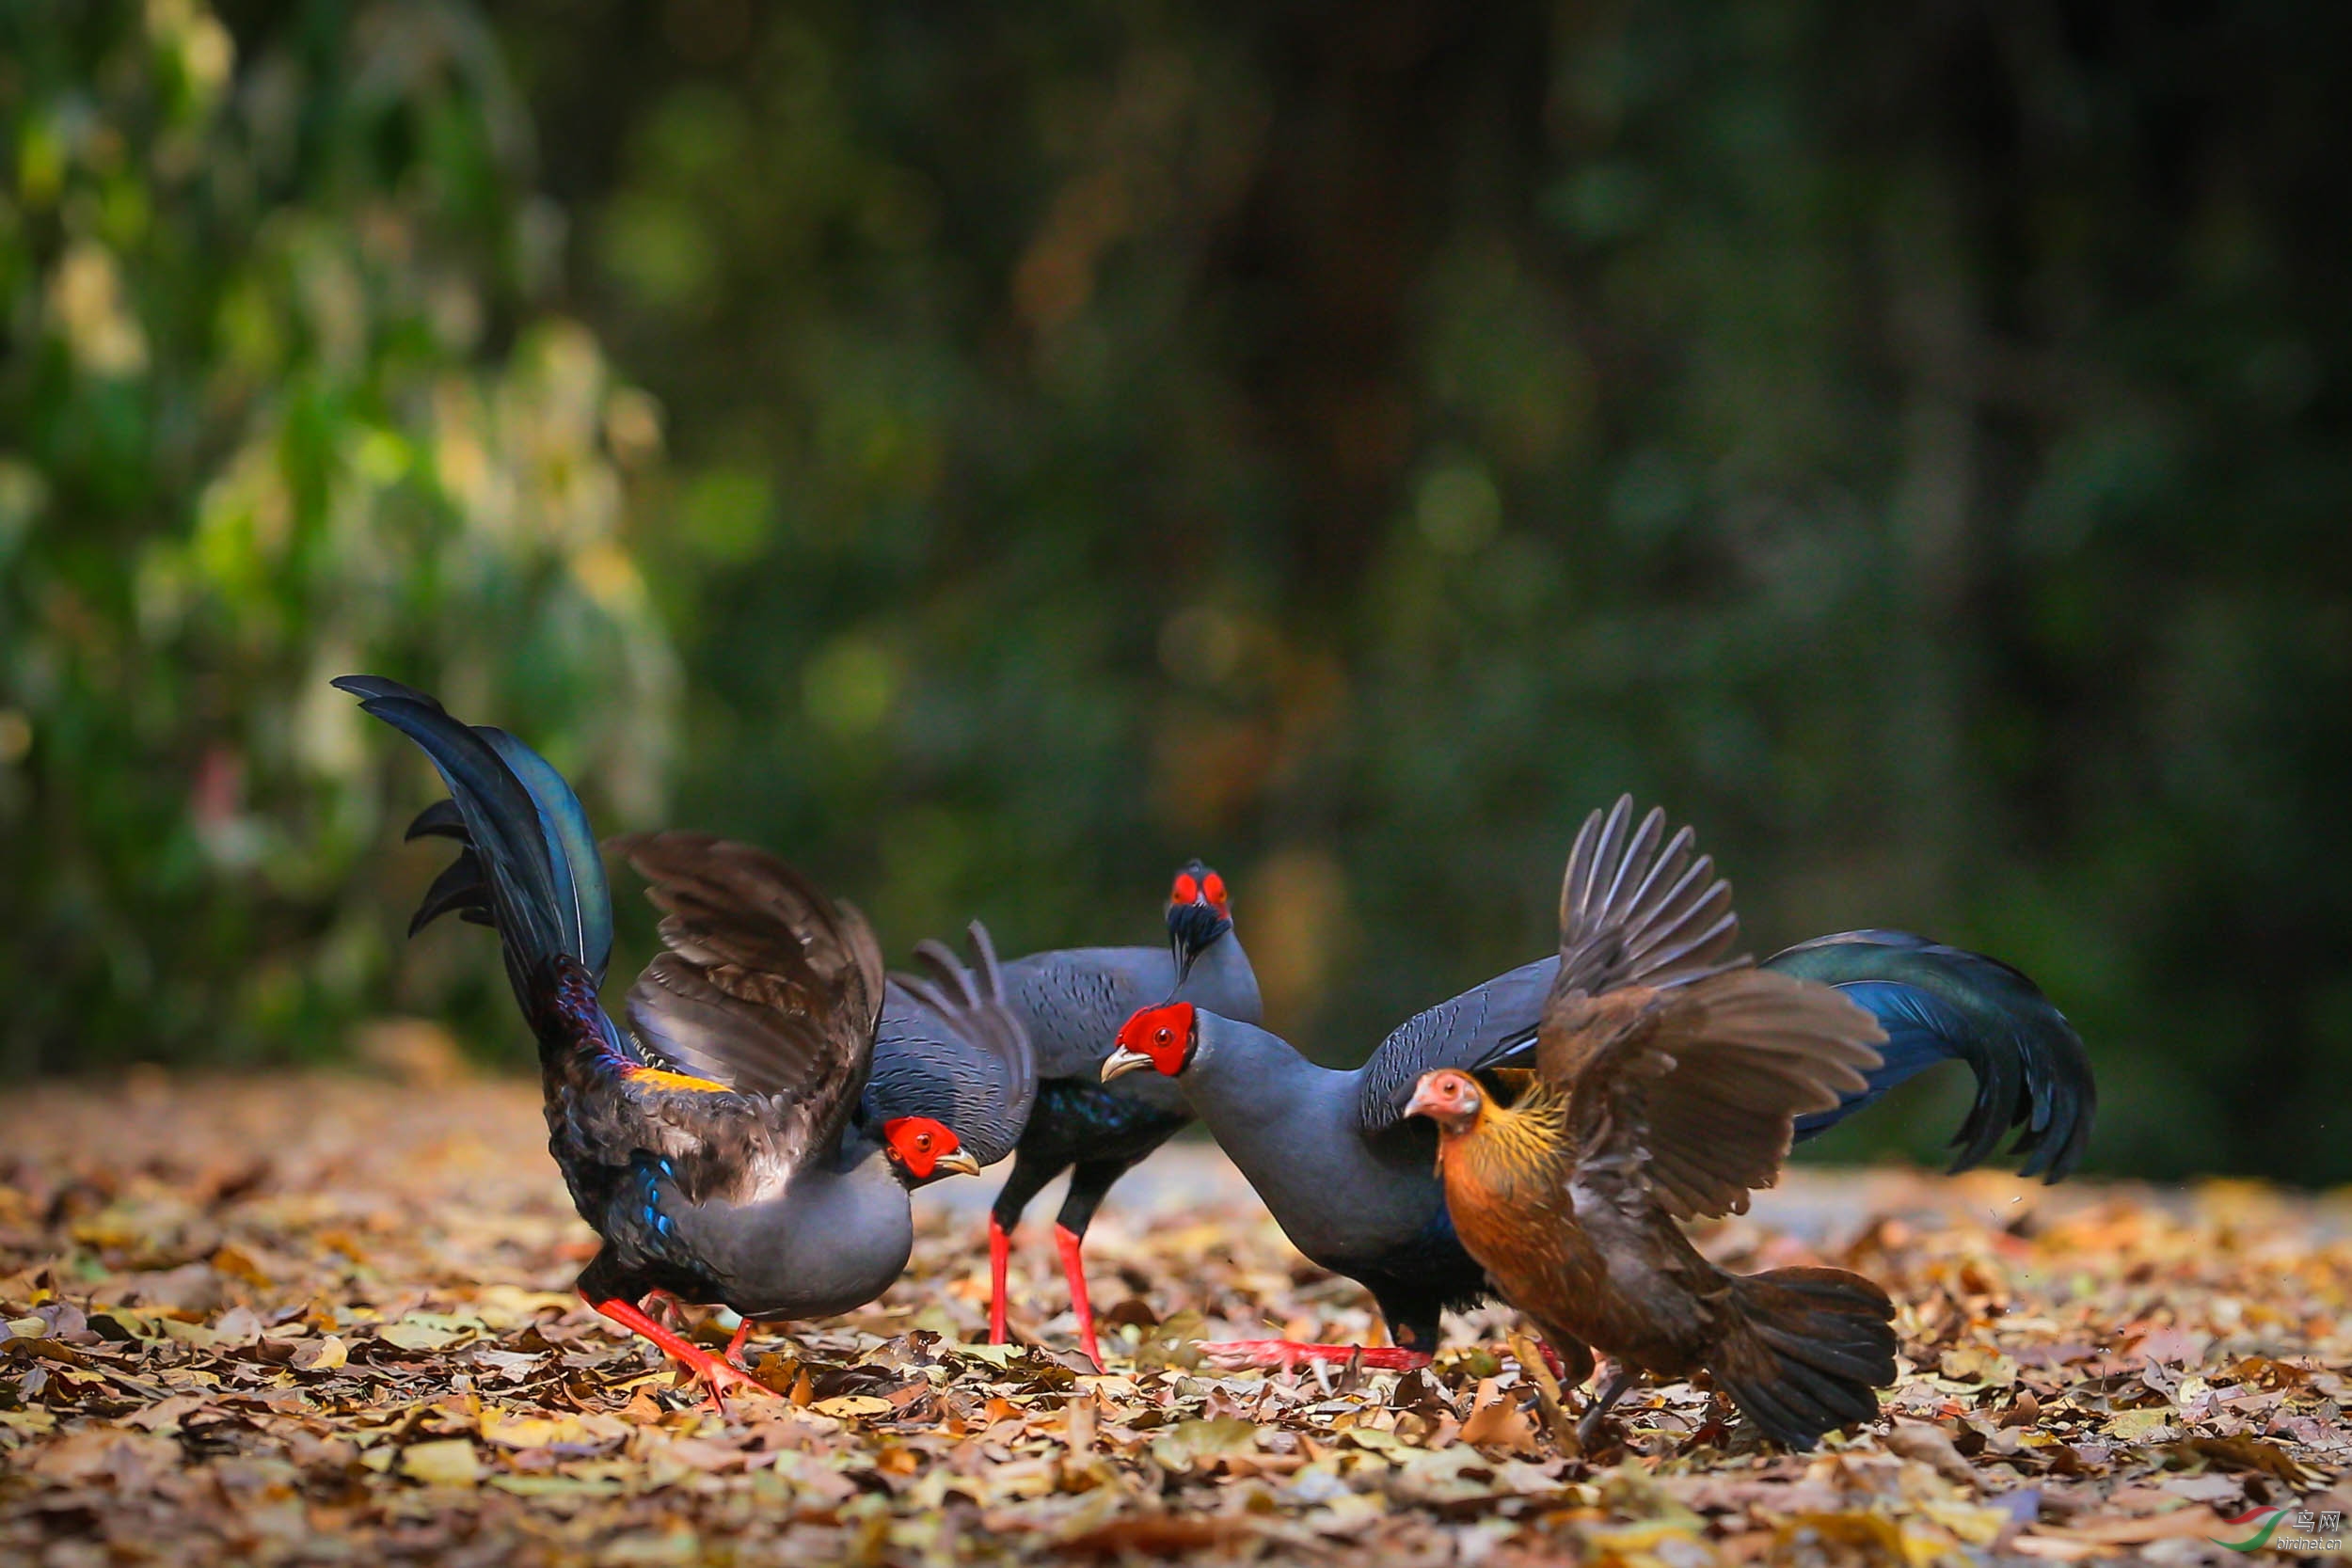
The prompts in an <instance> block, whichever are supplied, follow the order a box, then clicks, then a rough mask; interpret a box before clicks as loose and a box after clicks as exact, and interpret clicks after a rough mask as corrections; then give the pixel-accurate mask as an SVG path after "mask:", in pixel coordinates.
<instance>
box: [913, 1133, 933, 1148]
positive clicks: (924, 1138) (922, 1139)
mask: <svg viewBox="0 0 2352 1568" xmlns="http://www.w3.org/2000/svg"><path fill="white" fill-rule="evenodd" d="M914 1147H915V1148H930V1147H931V1135H930V1133H929V1132H917V1133H916V1134H915V1135H914Z"/></svg>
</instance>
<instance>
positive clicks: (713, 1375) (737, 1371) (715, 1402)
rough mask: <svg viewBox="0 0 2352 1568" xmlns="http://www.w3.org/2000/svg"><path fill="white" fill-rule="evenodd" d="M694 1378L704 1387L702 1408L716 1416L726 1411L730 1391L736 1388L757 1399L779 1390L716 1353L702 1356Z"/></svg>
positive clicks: (775, 1396)
mask: <svg viewBox="0 0 2352 1568" xmlns="http://www.w3.org/2000/svg"><path fill="white" fill-rule="evenodd" d="M692 1370H693V1373H694V1378H695V1380H696V1381H697V1382H699V1383H700V1384H702V1386H703V1402H702V1408H703V1409H705V1410H708V1411H711V1412H713V1413H715V1414H717V1415H721V1416H723V1415H725V1414H726V1413H727V1400H726V1396H727V1390H729V1389H734V1390H736V1391H738V1392H739V1393H743V1394H746V1395H749V1396H751V1397H752V1398H755V1399H763V1398H764V1399H771V1400H772V1399H775V1398H777V1397H778V1396H777V1394H776V1391H775V1390H774V1389H773V1388H771V1387H769V1386H767V1385H766V1384H764V1383H762V1382H760V1381H759V1379H757V1378H755V1377H754V1376H752V1374H751V1373H749V1372H747V1371H745V1370H742V1368H740V1367H739V1366H738V1365H736V1364H735V1363H734V1362H733V1361H732V1360H731V1359H730V1360H726V1361H722V1360H720V1359H719V1358H718V1357H717V1356H714V1355H706V1356H705V1357H703V1364H702V1365H701V1366H699V1367H694V1368H693V1369H692Z"/></svg>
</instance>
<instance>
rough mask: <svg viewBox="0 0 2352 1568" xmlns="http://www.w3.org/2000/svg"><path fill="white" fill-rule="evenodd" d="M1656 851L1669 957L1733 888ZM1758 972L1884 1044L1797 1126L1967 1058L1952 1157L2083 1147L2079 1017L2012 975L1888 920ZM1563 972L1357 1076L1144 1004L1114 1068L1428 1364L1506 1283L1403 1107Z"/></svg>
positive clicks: (1470, 1013)
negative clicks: (1445, 1330) (1795, 983)
mask: <svg viewBox="0 0 2352 1568" xmlns="http://www.w3.org/2000/svg"><path fill="white" fill-rule="evenodd" d="M1631 811H1632V802H1631V800H1620V801H1619V802H1618V803H1617V808H1616V810H1615V811H1614V812H1613V813H1612V814H1611V816H1610V821H1611V822H1613V823H1615V824H1616V826H1615V827H1614V828H1607V827H1606V826H1605V825H1601V824H1596V825H1594V826H1592V828H1591V829H1590V832H1589V833H1588V835H1587V836H1597V834H1599V833H1600V832H1604V831H1608V832H1616V833H1618V834H1619V835H1620V837H1622V836H1623V834H1624V832H1625V831H1626V828H1627V826H1628V824H1629V821H1630V816H1631ZM1645 832H1646V829H1645ZM1585 847H1587V848H1589V847H1590V846H1585ZM1653 848H1655V850H1656V863H1657V866H1658V868H1659V869H1658V881H1657V885H1658V886H1659V887H1660V888H1662V889H1664V890H1666V891H1667V892H1668V893H1669V894H1671V895H1672V896H1671V898H1669V899H1668V900H1666V901H1664V902H1661V904H1660V906H1659V908H1658V910H1657V911H1655V912H1654V913H1653V914H1652V916H1651V918H1650V922H1649V926H1648V927H1647V928H1648V930H1649V931H1650V934H1651V935H1650V940H1651V941H1652V942H1653V943H1654V944H1655V945H1653V946H1652V947H1651V948H1649V949H1646V950H1645V952H1646V954H1647V956H1649V957H1651V958H1656V959H1660V960H1661V961H1662V960H1663V959H1665V958H1671V957H1672V956H1674V954H1675V953H1676V952H1677V951H1679V950H1682V949H1683V948H1684V947H1685V946H1686V944H1687V945H1688V948H1689V950H1690V951H1698V950H1700V949H1701V948H1702V947H1703V946H1704V944H1706V943H1707V942H1712V941H1714V940H1716V939H1717V938H1718V936H1720V934H1721V933H1720V932H1718V931H1717V930H1716V928H1715V927H1716V924H1717V923H1718V922H1729V921H1730V920H1731V918H1732V916H1731V911H1730V895H1729V891H1728V889H1727V888H1726V889H1724V890H1723V891H1722V892H1721V894H1720V895H1718V894H1717V893H1716V892H1715V889H1716V887H1717V883H1716V881H1715V879H1714V877H1713V863H1712V862H1711V861H1709V860H1708V859H1707V858H1706V857H1704V856H1697V855H1694V854H1693V852H1692V844H1691V833H1690V831H1689V830H1688V829H1685V830H1683V831H1682V832H1678V833H1677V834H1676V835H1675V837H1674V838H1673V840H1672V841H1671V842H1669V843H1667V844H1665V845H1664V846H1663V847H1656V846H1653ZM1760 967H1762V968H1763V969H1765V970H1767V971H1771V972H1773V973H1785V974H1791V975H1793V976H1795V977H1798V978H1803V979H1807V980H1814V981H1819V982H1820V983H1822V984H1824V985H1829V986H1832V987H1834V988H1836V990H1838V991H1839V993H1840V994H1842V995H1844V996H1846V997H1847V998H1849V999H1850V1000H1851V1001H1852V1002H1854V1003H1855V1004H1856V1005H1858V1006H1861V1007H1862V1008H1863V1009H1864V1010H1865V1011H1867V1012H1868V1013H1870V1014H1871V1015H1872V1016H1873V1017H1874V1018H1876V1019H1877V1020H1878V1022H1879V1023H1880V1024H1881V1025H1882V1026H1883V1028H1884V1030H1885V1032H1886V1034H1887V1037H1888V1041H1887V1044H1886V1046H1885V1048H1884V1050H1883V1053H1882V1060H1881V1061H1880V1063H1879V1065H1878V1066H1877V1067H1875V1068H1872V1069H1869V1070H1867V1072H1865V1073H1864V1074H1863V1080H1862V1082H1861V1084H1860V1085H1857V1086H1855V1087H1854V1088H1853V1089H1852V1090H1851V1092H1850V1093H1848V1094H1847V1095H1845V1097H1844V1098H1843V1099H1841V1100H1840V1101H1838V1102H1837V1103H1836V1105H1834V1106H1831V1107H1827V1108H1824V1109H1822V1110H1820V1111H1816V1112H1812V1113H1809V1114H1808V1115H1806V1116H1805V1117H1803V1118H1802V1119H1801V1121H1800V1124H1799V1128H1798V1135H1799V1136H1804V1135H1807V1134H1809V1133H1812V1132H1820V1130H1822V1129H1823V1128H1825V1127H1827V1126H1828V1125H1830V1124H1832V1123H1834V1122H1836V1120H1837V1119H1838V1118H1840V1117H1844V1116H1846V1115H1847V1114H1849V1113H1850V1112H1851V1111H1853V1110H1855V1109H1857V1108H1859V1107H1861V1106H1863V1105H1866V1104H1867V1103H1869V1102H1870V1101H1873V1100H1875V1099H1876V1098H1877V1097H1878V1096H1879V1095H1880V1094H1882V1093H1883V1092H1884V1091H1885V1090H1887V1089H1888V1088H1891V1087H1893V1086H1894V1085H1897V1084H1899V1083H1901V1082H1903V1081H1904V1080H1905V1079H1907V1078H1909V1077H1911V1076H1913V1075H1914V1074H1915V1073H1917V1072H1919V1071H1921V1070H1923V1069H1926V1068H1929V1067H1931V1066H1933V1065H1934V1064H1936V1063H1938V1062H1943V1061H1951V1060H1957V1061H1964V1062H1966V1063H1967V1064H1968V1065H1969V1066H1970V1068H1971V1069H1973V1070H1974V1071H1975V1073H1976V1076H1977V1083H1978V1093H1977V1100H1976V1103H1975V1105H1974V1106H1973V1107H1972V1109H1971V1110H1970V1112H1969V1114H1968V1117H1967V1119H1966V1121H1965V1122H1964V1123H1963V1127H1962V1129H1961V1138H1960V1139H1959V1140H1956V1141H1962V1142H1963V1143H1964V1144H1965V1148H1963V1153H1962V1155H1961V1158H1960V1160H1959V1162H1958V1164H1956V1165H1955V1167H1954V1168H1956V1169H1957V1168H1960V1167H1961V1166H1964V1165H1967V1164H1974V1163H1976V1162H1977V1161H1978V1160H1979V1159H1981V1158H1982V1157H1983V1156H1984V1155H1985V1154H1987V1153H1989V1152H1990V1151H1991V1150H1992V1148H1993V1147H1994V1144H1995V1143H1996V1142H1997V1141H1998V1140H1999V1137H2000V1135H2001V1133H2002V1132H2003V1131H2004V1130H2006V1129H2008V1128H2010V1127H2012V1126H2015V1127H2018V1128H2020V1129H2021V1132H2019V1135H2018V1138H2017V1142H2016V1148H2017V1150H2018V1152H2020V1153H2021V1154H2024V1155H2026V1170H2027V1172H2028V1173H2037V1172H2038V1173H2040V1174H2042V1175H2043V1176H2045V1177H2046V1178H2047V1179H2048V1180H2058V1177H2060V1176H2062V1175H2063V1174H2065V1172H2066V1171H2068V1170H2069V1169H2071V1168H2072V1167H2073V1165H2074V1162H2075V1160H2076V1159H2077V1158H2078V1157H2079V1156H2080V1154H2081V1152H2082V1148H2083V1145H2084V1142H2085V1141H2086V1140H2087V1139H2088V1137H2089V1135H2090V1120H2091V1114H2092V1110H2093V1106H2094V1103H2095V1101H2096V1094H2095V1090H2094V1088H2093V1085H2092V1081H2091V1074H2090V1061H2089V1058H2088V1057H2087V1056H2086V1054H2085V1053H2084V1051H2083V1045H2082V1040H2081V1039H2080V1037H2077V1036H2076V1035H2075V1033H2074V1029H2073V1027H2072V1026H2071V1025H2070V1024H2068V1022H2066V1019H2065V1017H2064V1016H2063V1015H2062V1014H2060V1013H2059V1012H2058V1009H2057V1008H2056V1007H2054V1006H2051V1005H2050V1003H2049V1001H2048V1000H2047V999H2046V998H2045V997H2043V996H2042V993H2041V992H2040V991H2039V990H2035V989H2034V986H2033V984H2032V982H2031V981H2029V980H2027V979H2026V977H2025V976H2024V975H2022V974H2018V973H2017V972H2016V971H2015V970H2012V969H2010V968H2009V967H2008V966H2006V965H2004V964H2000V963H1996V962H1994V960H1992V959H1990V958H1981V957H1979V955H1977V954H1973V953H1966V952H1963V951H1961V950H1960V949H1958V948H1951V947H1943V946H1940V945H1937V944H1935V943H1931V942H1923V941H1921V940H1920V939H1918V938H1916V937H1912V936H1907V935H1905V934H1903V933H1900V932H1886V931H1852V932H1847V933H1844V934H1842V935H1839V936H1834V937H1823V938H1820V939H1819V940H1817V941H1814V942H1806V943H1804V944H1803V945H1802V946H1799V947H1793V948H1790V949H1788V951H1787V952H1785V953H1781V954H1777V955H1775V956H1774V957H1772V958H1767V959H1766V960H1765V961H1764V963H1763V964H1762V965H1761V966H1760ZM1559 969H1560V959H1559V957H1558V955H1557V954H1554V955H1553V956H1551V957H1549V958H1542V959H1539V960H1537V961H1536V962H1534V963H1531V964H1526V965H1523V966H1521V967H1520V968H1518V969H1515V970H1512V971H1511V972H1509V973H1508V974H1502V975H1499V976H1497V977H1496V978H1494V979H1492V980H1489V981H1487V982H1486V984H1484V985H1482V986H1478V987H1475V988H1474V989H1472V990H1468V991H1465V992H1464V993H1463V994H1461V995H1460V996H1457V997H1454V999H1452V1000H1451V1001H1448V1002H1443V1003H1439V1004H1438V1006H1434V1007H1430V1008H1428V1009H1427V1010H1425V1011H1423V1012H1421V1013H1418V1014H1416V1015H1415V1016H1414V1017H1412V1018H1410V1019H1408V1020H1406V1022H1404V1023H1402V1024H1400V1025H1398V1026H1397V1028H1396V1029H1395V1030H1393V1031H1392V1032H1391V1034H1390V1035H1389V1037H1388V1038H1387V1039H1385V1040H1383V1041H1381V1042H1380V1045H1379V1046H1378V1048H1377V1049H1375V1051H1374V1052H1373V1053H1372V1055H1371V1056H1370V1058H1369V1059H1368V1060H1366V1061H1365V1063H1364V1064H1363V1065H1362V1066H1361V1067H1359V1068H1356V1069H1352V1070H1339V1069H1330V1068H1325V1067H1320V1066H1317V1065H1316V1064H1314V1063H1312V1062H1310V1061H1308V1060H1307V1059H1306V1058H1305V1057H1303V1056H1301V1055H1300V1054H1299V1053H1297V1052H1296V1051H1295V1050H1293V1049H1292V1048H1291V1047H1290V1045H1289V1044H1288V1043H1286V1042H1285V1041H1283V1040H1282V1039H1281V1038H1279V1037H1277V1036H1275V1035H1272V1034H1269V1033H1267V1032H1266V1031H1265V1030H1263V1029H1259V1028H1255V1027H1252V1026H1251V1025H1248V1024H1246V1023H1242V1022H1236V1021H1234V1020H1232V1019H1227V1018H1222V1017H1220V1016H1218V1015H1217V1014H1216V1013H1215V1012H1213V1011H1211V1010H1209V1009H1207V1008H1203V1007H1196V1006H1193V1005H1191V1004H1190V1003H1188V1002H1183V1001H1179V1002H1176V1003H1173V1004H1170V1005H1168V1006H1158V1007H1151V1008H1146V1009H1144V1010H1143V1011H1141V1012H1138V1013H1136V1015H1134V1016H1133V1017H1131V1018H1130V1019H1129V1020H1128V1021H1127V1022H1125V1023H1124V1024H1122V1025H1121V1026H1120V1034H1119V1049H1118V1050H1117V1051H1115V1052H1113V1053H1111V1055H1110V1056H1109V1058H1108V1059H1107V1060H1105V1061H1104V1065H1103V1073H1104V1077H1105V1078H1112V1077H1123V1076H1124V1075H1126V1074H1128V1073H1131V1072H1133V1073H1140V1072H1142V1071H1144V1070H1146V1069H1157V1070H1158V1072H1159V1073H1161V1074H1162V1075H1165V1076H1167V1077H1169V1078H1172V1079H1174V1080H1175V1082H1176V1084H1177V1085H1178V1087H1180V1088H1181V1089H1183V1091H1184V1099H1185V1103H1186V1104H1188V1105H1189V1106H1190V1107H1191V1108H1192V1110H1193V1112H1194V1114H1195V1115H1197V1116H1199V1117H1200V1119H1201V1121H1202V1122H1203V1123H1204V1124H1205V1125H1206V1126H1207V1127H1208V1129H1209V1131H1210V1132H1211V1133H1213V1134H1214V1135H1215V1136H1216V1141H1217V1143H1218V1144H1219V1145H1220V1146H1221V1147H1222V1148H1224V1150H1225V1151H1226V1153H1227V1154H1228V1155H1229V1156H1231V1157H1232V1161H1233V1163H1234V1164H1236V1165H1238V1166H1240V1167H1241V1170H1242V1174H1243V1175H1244V1176H1246V1177H1248V1180H1249V1182H1250V1184H1251V1185H1252V1186H1254V1187H1255V1188H1256V1189H1257V1191H1258V1196H1260V1197H1262V1198H1263V1199H1264V1200H1265V1204H1266V1207H1267V1208H1268V1209H1269V1210H1270V1211H1271V1212H1273V1214H1274V1217H1275V1219H1276V1221H1277V1222H1278V1223H1279V1224H1280V1226H1281V1227H1282V1229H1283V1231H1284V1233H1285V1234H1287V1235H1288V1236H1289V1237H1290V1239H1291V1242H1292V1244H1294V1245H1295V1246H1296V1247H1297V1248H1298V1250H1299V1251H1301V1252H1303V1253H1305V1254H1306V1255H1307V1257H1309V1258H1310V1259H1312V1260H1314V1261H1315V1262H1316V1263H1318V1264H1321V1265H1322V1266H1323V1267H1325V1268H1327V1269H1329V1270H1331V1271H1332V1272H1333V1273H1335V1274H1341V1275H1346V1276H1347V1277H1349V1278H1351V1279H1354V1280H1357V1281H1359V1283H1361V1284H1362V1285H1364V1286H1365V1287H1366V1288H1367V1289H1368V1290H1370V1291H1372V1294H1373V1299H1374V1301H1375V1303H1376V1304H1377V1305H1378V1306H1379V1308H1380V1312H1381V1316H1382V1317H1383V1318H1384V1319H1386V1320H1387V1323H1388V1327H1389V1330H1390V1335H1391V1338H1392V1339H1393V1340H1394V1345H1393V1346H1392V1347H1382V1348H1377V1349H1374V1350H1369V1351H1363V1352H1361V1354H1364V1355H1365V1357H1366V1363H1367V1365H1371V1366H1375V1367H1383V1366H1385V1367H1398V1368H1401V1367H1410V1366H1416V1365H1419V1364H1420V1363H1422V1361H1424V1360H1426V1359H1427V1355H1428V1353H1429V1352H1430V1351H1432V1350H1434V1349H1435V1348H1436V1346H1437V1342H1438V1323H1439V1318H1440V1315H1441V1313H1443V1312H1445V1311H1455V1310H1465V1309H1467V1308H1469V1307H1474V1306H1476V1305H1477V1304H1478V1303H1480V1302H1481V1301H1483V1300H1486V1298H1487V1297H1488V1296H1490V1295H1491V1294H1492V1293H1493V1288H1492V1284H1491V1282H1490V1281H1489V1280H1488V1279H1487V1277H1486V1271H1485V1269H1483V1268H1482V1267H1480V1265H1479V1264H1478V1262H1477V1260H1476V1259H1473V1258H1471V1256H1470V1253H1469V1252H1468V1251H1466V1250H1465V1249H1464V1248H1463V1246H1462V1243H1461V1240H1460V1238H1459V1237H1458V1236H1457V1235H1456V1234H1455V1232H1454V1222H1453V1220H1452V1218H1451V1217H1450V1215H1449V1214H1448V1212H1447V1210H1446V1204H1445V1194H1444V1189H1443V1187H1442V1186H1441V1184H1440V1182H1439V1180H1438V1176H1437V1174H1436V1171H1435V1169H1434V1161H1435V1157H1436V1153H1437V1132H1436V1130H1435V1129H1434V1128H1432V1127H1430V1126H1429V1125H1428V1124H1427V1123H1426V1122H1424V1121H1422V1120H1421V1119H1419V1118H1408V1117H1406V1116H1405V1106H1406V1101H1407V1100H1408V1099H1409V1097H1410V1096H1411V1094H1412V1092H1413V1090H1414V1086H1415V1085H1417V1084H1418V1083H1419V1082H1420V1080H1421V1078H1422V1075H1423V1074H1425V1073H1428V1072H1432V1071H1435V1070H1438V1069H1443V1068H1454V1069H1460V1070H1463V1071H1471V1072H1477V1071H1486V1070H1488V1069H1521V1068H1525V1067H1526V1066H1527V1065H1528V1064H1529V1061H1530V1058H1531V1057H1532V1054H1533V1051H1534V1041H1535V1038H1536V1034H1537V1025H1538V1023H1539V1022H1540V1021H1541V1020H1542V1018H1543V1015H1544V1009H1545V1006H1546V1004H1547V1001H1548V999H1549V996H1550V994H1551V992H1552V990H1553V989H1554V987H1555V984H1556V981H1557V977H1558V974H1559ZM1208 1350H1209V1352H1210V1354H1214V1355H1216V1357H1217V1358H1219V1359H1221V1360H1228V1361H1238V1362H1244V1363H1255V1364H1258V1365H1263V1366H1281V1365H1287V1364H1290V1363H1292V1362H1295V1361H1298V1360H1305V1359H1318V1360H1344V1359H1346V1358H1347V1357H1349V1356H1351V1355H1354V1354H1359V1347H1356V1346H1351V1345H1311V1344H1297V1343H1293V1342H1291V1341H1288V1340H1280V1339H1252V1340H1242V1341H1238V1342H1235V1343H1232V1344H1228V1345H1212V1346H1210V1347H1208Z"/></svg>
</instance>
